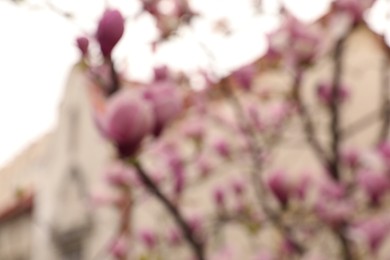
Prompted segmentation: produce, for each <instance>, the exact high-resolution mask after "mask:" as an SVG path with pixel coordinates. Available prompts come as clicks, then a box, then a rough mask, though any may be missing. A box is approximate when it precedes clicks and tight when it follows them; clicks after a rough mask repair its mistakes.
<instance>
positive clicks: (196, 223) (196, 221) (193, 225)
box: [187, 214, 203, 236]
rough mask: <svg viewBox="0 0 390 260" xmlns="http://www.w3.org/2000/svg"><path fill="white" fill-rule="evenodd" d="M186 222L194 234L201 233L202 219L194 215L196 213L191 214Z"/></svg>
mask: <svg viewBox="0 0 390 260" xmlns="http://www.w3.org/2000/svg"><path fill="white" fill-rule="evenodd" d="M187 222H188V225H189V227H190V229H191V231H192V232H193V233H194V234H197V235H198V236H199V235H201V233H202V229H203V219H202V217H201V216H200V215H196V214H193V215H191V216H190V217H189V218H188V220H187Z"/></svg>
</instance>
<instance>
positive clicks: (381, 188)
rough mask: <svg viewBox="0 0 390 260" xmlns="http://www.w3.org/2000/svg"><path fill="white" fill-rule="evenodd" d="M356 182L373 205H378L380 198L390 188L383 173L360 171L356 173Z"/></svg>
mask: <svg viewBox="0 0 390 260" xmlns="http://www.w3.org/2000/svg"><path fill="white" fill-rule="evenodd" d="M357 181H358V184H359V185H360V187H361V188H362V189H363V190H364V191H365V192H366V194H367V196H368V197H369V198H370V200H371V202H372V203H373V204H378V202H379V200H380V199H381V197H382V196H383V195H384V194H386V192H387V190H388V189H389V188H390V180H389V178H388V176H386V175H385V174H384V173H378V172H374V171H370V170H362V171H360V172H359V173H358V176H357Z"/></svg>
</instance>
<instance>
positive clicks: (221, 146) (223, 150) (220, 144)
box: [213, 139, 232, 158]
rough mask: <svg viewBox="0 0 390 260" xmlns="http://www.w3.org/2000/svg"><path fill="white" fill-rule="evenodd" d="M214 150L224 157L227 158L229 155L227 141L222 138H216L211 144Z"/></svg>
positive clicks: (229, 150)
mask: <svg viewBox="0 0 390 260" xmlns="http://www.w3.org/2000/svg"><path fill="white" fill-rule="evenodd" d="M213 147H214V150H215V151H216V152H217V154H219V155H220V156H222V157H224V158H229V157H230V156H231V152H232V151H231V147H230V145H229V144H228V142H227V141H226V140H224V139H218V140H216V141H215V142H214V144H213Z"/></svg>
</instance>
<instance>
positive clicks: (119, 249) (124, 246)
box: [109, 235, 128, 259]
mask: <svg viewBox="0 0 390 260" xmlns="http://www.w3.org/2000/svg"><path fill="white" fill-rule="evenodd" d="M127 251H128V239H127V238H126V236H124V235H122V236H119V237H117V238H115V239H114V240H113V241H112V242H111V244H110V245H109V252H110V253H111V254H112V255H113V256H114V257H116V258H118V259H120V258H123V257H124V256H126V254H127Z"/></svg>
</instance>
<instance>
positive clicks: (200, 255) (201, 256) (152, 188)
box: [132, 161, 206, 260]
mask: <svg viewBox="0 0 390 260" xmlns="http://www.w3.org/2000/svg"><path fill="white" fill-rule="evenodd" d="M132 164H133V165H134V167H135V168H136V170H137V173H138V176H139V177H140V179H141V180H142V182H143V183H144V185H145V188H146V189H148V191H149V192H150V193H151V194H152V195H154V196H155V198H156V199H158V200H159V201H160V202H161V204H163V206H164V207H165V209H166V210H167V211H168V212H169V213H170V214H171V216H172V217H173V218H174V219H175V221H176V223H177V224H178V226H179V227H180V228H181V230H182V232H183V235H184V237H185V239H186V240H187V242H188V243H189V245H190V246H191V248H192V251H193V252H194V254H195V255H196V257H197V260H206V256H205V252H204V245H203V243H202V242H201V241H199V239H198V238H197V237H196V234H195V233H194V232H193V231H192V229H191V227H190V226H189V225H188V223H187V222H186V221H185V219H184V217H183V216H182V214H181V213H180V211H179V209H178V208H177V207H176V206H175V205H174V204H173V203H172V202H171V201H170V200H169V199H168V198H167V197H166V196H165V195H164V194H163V193H162V191H161V190H160V189H159V187H158V186H157V185H156V184H155V183H154V182H153V181H152V179H151V178H150V177H149V176H148V174H147V173H146V172H145V171H144V169H143V167H142V166H141V164H140V162H138V161H132Z"/></svg>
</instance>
